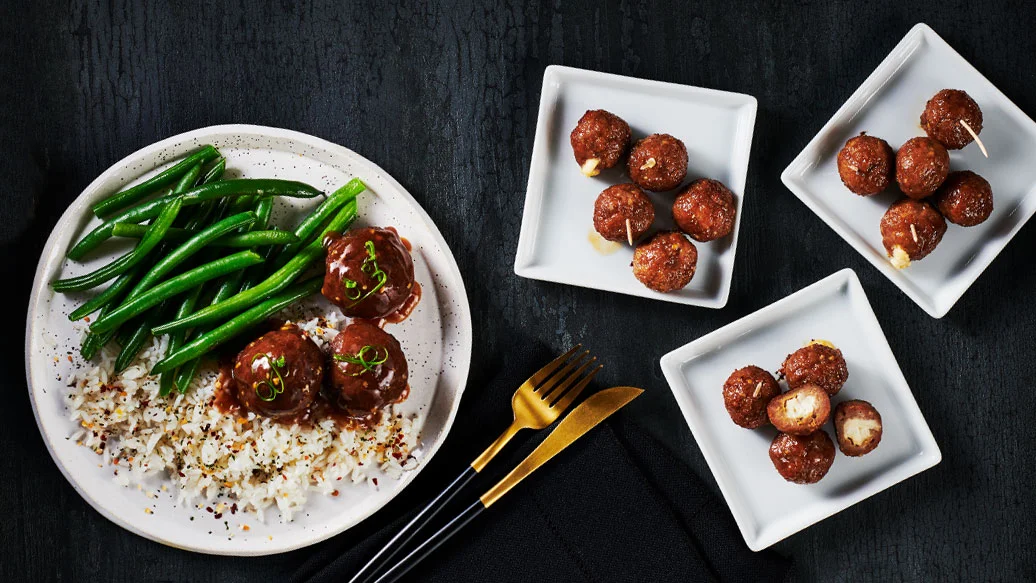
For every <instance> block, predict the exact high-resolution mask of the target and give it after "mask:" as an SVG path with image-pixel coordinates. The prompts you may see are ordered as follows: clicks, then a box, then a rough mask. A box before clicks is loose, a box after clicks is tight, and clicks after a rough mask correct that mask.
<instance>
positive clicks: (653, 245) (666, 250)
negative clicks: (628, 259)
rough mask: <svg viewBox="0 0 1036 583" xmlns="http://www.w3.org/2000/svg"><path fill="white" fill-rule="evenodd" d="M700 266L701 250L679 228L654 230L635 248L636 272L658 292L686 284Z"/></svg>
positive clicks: (634, 269)
mask: <svg viewBox="0 0 1036 583" xmlns="http://www.w3.org/2000/svg"><path fill="white" fill-rule="evenodd" d="M697 266H698V249H697V248H695V246H694V243H691V242H690V241H688V240H687V237H684V236H683V235H682V234H680V233H679V232H677V231H662V232H659V233H655V235H654V236H652V237H651V238H650V239H648V240H647V241H645V242H643V243H641V244H639V245H637V248H636V250H634V251H633V275H634V276H635V277H636V278H637V279H639V280H640V282H641V283H643V284H644V285H646V286H647V287H649V288H650V289H653V290H655V291H657V292H662V293H666V292H671V291H675V290H678V289H680V288H682V287H684V286H686V285H687V284H688V283H690V282H691V278H693V277H694V270H695V268H696V267H697Z"/></svg>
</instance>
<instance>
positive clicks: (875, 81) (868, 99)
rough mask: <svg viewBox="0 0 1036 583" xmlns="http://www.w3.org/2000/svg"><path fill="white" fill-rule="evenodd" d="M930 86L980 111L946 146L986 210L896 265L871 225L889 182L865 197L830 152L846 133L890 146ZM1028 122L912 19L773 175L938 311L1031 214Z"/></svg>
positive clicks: (1035, 205)
mask: <svg viewBox="0 0 1036 583" xmlns="http://www.w3.org/2000/svg"><path fill="white" fill-rule="evenodd" d="M940 89H963V90H964V91H967V92H968V94H969V95H971V96H972V97H973V98H974V99H975V101H976V102H978V105H979V107H981V108H982V117H983V127H982V134H981V138H982V141H983V143H985V145H986V147H987V148H988V149H989V158H988V159H986V158H985V157H983V156H982V152H981V151H979V149H978V146H977V145H976V144H970V145H968V146H967V147H966V148H964V149H963V150H951V151H950V166H951V169H952V170H964V169H968V170H972V171H973V172H976V173H978V174H980V175H982V177H984V178H985V179H986V180H988V181H989V183H990V185H991V186H992V187H993V199H994V204H993V206H994V208H993V215H992V216H991V217H989V219H988V220H987V221H986V222H984V223H982V224H981V225H978V226H975V227H968V228H965V227H959V226H957V225H954V224H952V223H951V224H949V229H948V230H947V232H946V235H945V236H944V237H943V240H942V242H941V243H939V246H938V247H936V249H935V251H933V252H932V254H931V255H929V256H928V257H926V258H925V259H924V260H922V261H917V262H914V263H913V264H911V265H910V267H908V268H906V269H904V270H902V271H900V270H897V269H895V268H894V267H892V265H891V264H890V263H889V261H888V258H887V256H886V254H885V248H884V247H883V246H882V244H881V233H880V231H879V228H878V223H879V222H880V220H881V216H882V215H883V214H884V213H885V210H886V209H887V208H888V206H889V205H890V204H891V203H892V201H894V200H896V199H897V198H899V196H900V195H899V193H898V191H897V190H896V189H895V187H894V186H892V187H890V188H889V189H888V191H887V192H884V193H882V194H879V195H877V196H873V197H862V196H857V195H855V194H853V193H852V192H850V191H849V190H848V189H847V188H846V187H845V186H844V185H843V184H842V181H841V180H840V179H839V177H838V170H837V166H836V162H835V161H836V157H837V155H838V151H839V150H841V148H842V146H843V145H845V142H846V140H848V139H849V138H850V137H852V136H855V135H857V134H859V133H860V132H861V131H866V132H867V133H868V134H870V135H873V136H876V137H879V138H882V139H884V140H886V141H887V142H888V143H889V144H890V145H891V146H892V148H893V149H898V148H899V146H901V145H902V144H903V142H905V141H907V140H908V139H910V138H912V137H914V136H923V135H925V133H924V130H922V129H921V127H920V122H919V120H920V117H921V112H922V111H923V110H924V107H925V103H927V101H928V99H930V98H931V97H932V96H933V95H935V93H936V92H937V91H939V90H940ZM1034 151H1036V123H1034V122H1033V121H1032V119H1030V118H1029V117H1028V116H1026V115H1025V114H1024V113H1023V112H1022V110H1020V109H1018V106H1016V105H1015V104H1014V103H1012V102H1011V100H1009V99H1008V98H1007V97H1005V96H1004V94H1003V93H1001V92H1000V91H999V90H998V89H997V88H996V87H994V86H993V84H992V83H990V82H989V80H988V79H986V78H985V77H983V76H982V74H981V73H979V72H978V71H976V70H975V68H974V67H972V66H971V65H970V64H968V62H967V61H965V60H964V58H963V57H961V56H960V55H959V54H958V53H957V52H956V51H954V50H953V48H952V47H950V45H948V44H946V41H944V40H943V39H942V38H940V37H939V35H937V34H935V31H933V30H932V29H931V28H929V27H928V26H927V25H925V24H918V25H917V26H915V27H914V28H912V29H911V30H910V32H909V33H907V35H906V37H904V38H903V40H902V41H901V42H900V43H899V44H898V45H897V46H896V48H895V49H893V50H892V52H891V53H889V56H888V57H886V58H885V60H884V61H882V63H881V65H879V66H878V68H877V69H876V70H875V71H874V73H872V74H871V76H870V77H868V78H867V80H866V81H864V82H863V85H861V86H860V88H859V89H857V90H856V92H855V93H853V95H852V97H850V98H849V100H848V101H846V102H845V105H843V106H842V107H841V109H839V110H838V112H837V113H835V115H834V117H832V118H831V120H830V121H828V122H827V124H826V125H824V127H823V129H821V130H820V133H818V134H817V135H816V137H814V138H813V140H812V141H810V143H809V145H807V146H806V149H804V150H803V151H802V152H801V153H800V154H799V155H798V156H797V157H796V158H795V160H793V161H792V163H791V164H790V165H789V166H788V167H787V168H786V169H785V170H784V172H783V173H782V174H781V180H782V181H784V184H785V185H786V186H787V187H788V188H789V189H791V191H792V192H793V193H795V195H796V196H798V197H799V198H800V199H802V202H804V203H806V206H808V207H809V208H810V209H812V210H813V212H815V213H816V214H817V215H818V216H819V217H820V218H821V219H823V220H824V222H826V223H827V224H828V225H829V226H830V227H831V228H832V229H834V230H835V232H836V233H838V234H839V235H841V236H842V238H843V239H845V240H846V241H847V242H848V243H849V244H850V245H852V246H853V247H854V248H855V249H856V250H857V251H858V252H859V253H860V254H861V255H863V256H864V257H865V258H867V260H868V261H870V262H871V263H872V264H874V266H875V267H877V268H878V269H879V270H880V271H881V272H882V273H884V274H885V276H886V277H888V278H889V279H890V280H892V283H894V284H895V285H896V286H898V287H899V289H901V290H903V293H905V294H906V295H908V296H909V297H910V299H912V300H914V301H915V302H916V303H917V305H919V306H921V308H922V309H924V311H926V312H928V314H929V315H931V316H932V317H935V318H941V317H943V316H944V315H946V312H948V311H949V310H950V308H951V307H953V304H955V303H956V302H957V300H958V299H960V297H961V296H962V295H964V292H965V291H967V289H968V288H969V287H970V286H971V284H972V283H974V282H975V280H976V279H978V276H979V275H980V274H981V273H982V272H983V271H984V270H985V269H986V267H988V266H989V264H990V263H992V262H993V259H994V258H995V257H996V256H997V254H999V253H1000V251H1001V250H1002V249H1003V248H1004V247H1005V246H1006V245H1007V243H1008V241H1010V240H1011V238H1012V237H1014V235H1015V233H1017V232H1018V230H1019V229H1021V228H1022V225H1024V224H1025V221H1027V220H1029V217H1031V216H1032V215H1033V213H1034V212H1036V164H1033V163H1032V160H1031V156H1032V152H1034Z"/></svg>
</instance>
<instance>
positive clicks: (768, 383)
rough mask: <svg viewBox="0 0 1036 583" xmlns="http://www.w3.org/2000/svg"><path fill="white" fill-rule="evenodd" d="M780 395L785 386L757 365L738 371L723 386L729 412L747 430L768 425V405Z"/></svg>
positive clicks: (732, 418) (731, 417)
mask: <svg viewBox="0 0 1036 583" xmlns="http://www.w3.org/2000/svg"><path fill="white" fill-rule="evenodd" d="M779 394H781V387H780V385H778V384H777V379H775V378H773V375H772V374H770V373H769V372H767V371H765V370H763V369H761V368H759V367H758V366H755V365H750V366H746V367H744V368H739V369H737V370H735V371H734V372H733V373H731V375H730V376H729V377H728V378H727V382H725V383H723V404H724V405H725V406H726V408H727V413H729V414H730V419H731V420H732V421H733V422H734V423H736V424H738V425H740V426H741V427H744V428H745V429H755V428H756V427H762V426H763V425H766V421H767V415H766V404H767V403H769V402H770V400H771V399H773V398H774V397H776V396H777V395H779ZM825 396H826V395H825Z"/></svg>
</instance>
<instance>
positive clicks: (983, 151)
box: [960, 120, 989, 158]
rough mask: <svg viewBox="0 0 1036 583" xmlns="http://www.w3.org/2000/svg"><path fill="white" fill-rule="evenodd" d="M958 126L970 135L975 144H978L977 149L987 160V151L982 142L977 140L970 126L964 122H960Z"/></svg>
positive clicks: (976, 135)
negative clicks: (962, 127)
mask: <svg viewBox="0 0 1036 583" xmlns="http://www.w3.org/2000/svg"><path fill="white" fill-rule="evenodd" d="M960 125H962V126H964V129H966V130H968V133H969V134H971V137H973V138H975V143H976V144H978V149H979V150H982V155H983V156H985V157H986V158H988V157H989V151H988V150H986V145H985V144H983V143H982V140H980V139H979V137H978V134H976V133H975V130H973V129H971V126H969V125H968V122H966V121H964V120H960Z"/></svg>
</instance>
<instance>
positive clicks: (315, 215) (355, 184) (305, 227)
mask: <svg viewBox="0 0 1036 583" xmlns="http://www.w3.org/2000/svg"><path fill="white" fill-rule="evenodd" d="M366 188H367V186H366V185H365V184H364V183H363V181H362V180H360V179H359V178H353V179H352V180H350V181H349V182H346V183H345V186H342V187H341V188H339V189H338V190H336V191H334V192H333V193H332V194H331V196H329V197H327V198H326V199H324V201H323V202H321V203H320V205H319V206H317V208H316V209H314V210H313V212H311V213H310V214H309V215H308V216H306V218H304V219H302V222H300V223H299V224H298V226H297V227H295V235H296V236H297V237H298V238H299V242H298V243H295V244H289V245H288V246H286V247H285V248H284V249H282V250H281V252H280V253H279V254H278V255H277V261H275V262H274V265H276V266H277V267H280V266H282V265H283V264H284V263H287V261H288V259H290V258H291V257H292V255H294V254H295V253H296V252H297V251H298V250H299V248H301V247H303V246H305V245H306V244H308V243H309V241H310V237H312V236H313V235H314V234H316V232H317V231H318V230H319V229H320V226H321V225H323V224H324V222H325V221H326V220H327V219H328V218H329V217H331V215H333V214H334V213H335V211H337V210H338V208H339V207H341V206H342V205H343V204H345V203H347V202H349V201H350V200H354V199H355V198H356V197H357V195H359V194H360V193H361V192H363V191H364V189H366Z"/></svg>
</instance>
